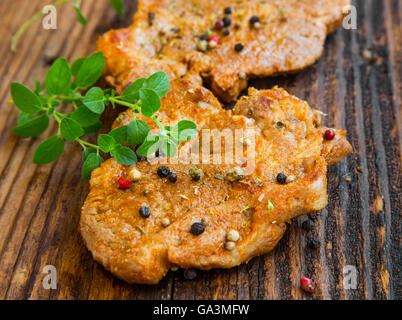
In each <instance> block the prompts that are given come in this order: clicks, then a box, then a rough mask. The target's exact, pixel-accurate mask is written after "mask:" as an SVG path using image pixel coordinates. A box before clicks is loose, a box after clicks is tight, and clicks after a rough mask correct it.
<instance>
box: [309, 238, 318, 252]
mask: <svg viewBox="0 0 402 320" xmlns="http://www.w3.org/2000/svg"><path fill="white" fill-rule="evenodd" d="M307 246H308V247H309V248H310V249H313V250H316V249H318V248H319V247H320V241H319V240H318V239H316V238H310V239H308V240H307Z"/></svg>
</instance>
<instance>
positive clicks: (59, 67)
mask: <svg viewBox="0 0 402 320" xmlns="http://www.w3.org/2000/svg"><path fill="white" fill-rule="evenodd" d="M45 86H46V91H47V92H48V93H49V94H68V93H69V92H70V89H71V70H70V66H69V65H68V62H67V60H66V59H65V58H60V59H57V60H56V61H55V62H54V63H53V65H52V66H51V68H50V69H49V71H48V73H47V75H46V80H45Z"/></svg>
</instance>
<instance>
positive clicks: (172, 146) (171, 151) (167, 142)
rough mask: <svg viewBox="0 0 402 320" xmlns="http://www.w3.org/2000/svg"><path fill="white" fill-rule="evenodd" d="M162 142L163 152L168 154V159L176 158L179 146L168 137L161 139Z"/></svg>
mask: <svg viewBox="0 0 402 320" xmlns="http://www.w3.org/2000/svg"><path fill="white" fill-rule="evenodd" d="M160 140H161V143H160V147H161V149H162V152H163V153H164V154H166V155H167V156H168V157H174V155H175V154H176V152H177V144H176V143H175V142H174V141H173V140H172V139H169V138H168V137H163V138H160Z"/></svg>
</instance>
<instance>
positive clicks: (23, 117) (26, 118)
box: [17, 112, 34, 125]
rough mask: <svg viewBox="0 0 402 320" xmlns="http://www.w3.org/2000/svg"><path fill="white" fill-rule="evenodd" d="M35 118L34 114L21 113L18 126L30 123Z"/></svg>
mask: <svg viewBox="0 0 402 320" xmlns="http://www.w3.org/2000/svg"><path fill="white" fill-rule="evenodd" d="M33 117H34V116H33V115H32V114H29V113H25V112H21V113H20V114H19V115H18V120H17V124H18V125H21V124H24V123H25V122H28V121H29V120H31V119H33Z"/></svg>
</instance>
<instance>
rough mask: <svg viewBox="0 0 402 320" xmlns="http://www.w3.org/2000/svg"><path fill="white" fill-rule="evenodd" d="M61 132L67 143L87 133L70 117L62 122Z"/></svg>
mask: <svg viewBox="0 0 402 320" xmlns="http://www.w3.org/2000/svg"><path fill="white" fill-rule="evenodd" d="M60 131H61V134H62V135H63V137H64V138H65V139H66V140H67V141H74V140H75V139H77V138H79V137H81V136H83V135H84V133H85V132H84V129H83V128H82V127H81V125H80V124H79V123H78V122H77V121H75V120H73V119H71V118H68V117H66V118H64V119H63V120H61V123H60Z"/></svg>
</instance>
